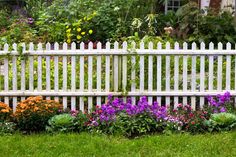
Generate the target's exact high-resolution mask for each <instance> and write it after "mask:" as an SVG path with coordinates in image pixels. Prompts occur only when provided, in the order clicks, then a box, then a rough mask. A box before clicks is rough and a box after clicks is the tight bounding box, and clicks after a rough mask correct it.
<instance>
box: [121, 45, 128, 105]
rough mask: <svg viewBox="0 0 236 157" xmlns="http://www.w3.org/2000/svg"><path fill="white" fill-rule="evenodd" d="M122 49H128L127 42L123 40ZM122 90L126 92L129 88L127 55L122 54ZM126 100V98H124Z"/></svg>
mask: <svg viewBox="0 0 236 157" xmlns="http://www.w3.org/2000/svg"><path fill="white" fill-rule="evenodd" d="M122 47H123V48H122V49H123V50H124V51H127V42H123V44H122ZM122 87H123V88H122V90H123V92H125V93H126V91H127V89H126V87H127V56H122ZM124 101H125V102H126V98H124Z"/></svg>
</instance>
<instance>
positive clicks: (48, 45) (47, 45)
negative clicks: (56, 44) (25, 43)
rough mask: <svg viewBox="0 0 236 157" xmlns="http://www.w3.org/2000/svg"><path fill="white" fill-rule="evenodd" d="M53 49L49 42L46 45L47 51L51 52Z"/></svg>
mask: <svg viewBox="0 0 236 157" xmlns="http://www.w3.org/2000/svg"><path fill="white" fill-rule="evenodd" d="M50 49H51V44H50V43H49V42H47V44H46V50H50Z"/></svg>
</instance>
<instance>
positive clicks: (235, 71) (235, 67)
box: [234, 3, 236, 108]
mask: <svg viewBox="0 0 236 157" xmlns="http://www.w3.org/2000/svg"><path fill="white" fill-rule="evenodd" d="M235 5H236V3H235ZM234 50H235V51H236V44H235V45H234ZM234 60H235V62H234V90H236V56H234ZM234 107H235V108H236V97H235V98H234Z"/></svg>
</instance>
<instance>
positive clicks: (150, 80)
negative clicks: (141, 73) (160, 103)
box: [148, 42, 153, 105]
mask: <svg viewBox="0 0 236 157" xmlns="http://www.w3.org/2000/svg"><path fill="white" fill-rule="evenodd" d="M148 49H149V50H150V51H152V50H153V43H152V42H150V43H149V45H148ZM152 90H153V56H151V55H149V56H148V91H149V92H151V91H152ZM152 102H153V99H152V97H148V104H149V105H152Z"/></svg>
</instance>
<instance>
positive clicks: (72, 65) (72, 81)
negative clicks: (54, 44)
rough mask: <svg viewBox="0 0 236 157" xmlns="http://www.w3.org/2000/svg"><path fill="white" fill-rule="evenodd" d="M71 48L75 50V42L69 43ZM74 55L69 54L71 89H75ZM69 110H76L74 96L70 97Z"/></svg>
mask: <svg viewBox="0 0 236 157" xmlns="http://www.w3.org/2000/svg"><path fill="white" fill-rule="evenodd" d="M71 50H74V51H75V50H76V43H75V42H73V43H72V44H71ZM75 57H76V56H71V91H75V90H76V82H75V80H76V58H75ZM71 110H76V97H74V96H72V97H71Z"/></svg>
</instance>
